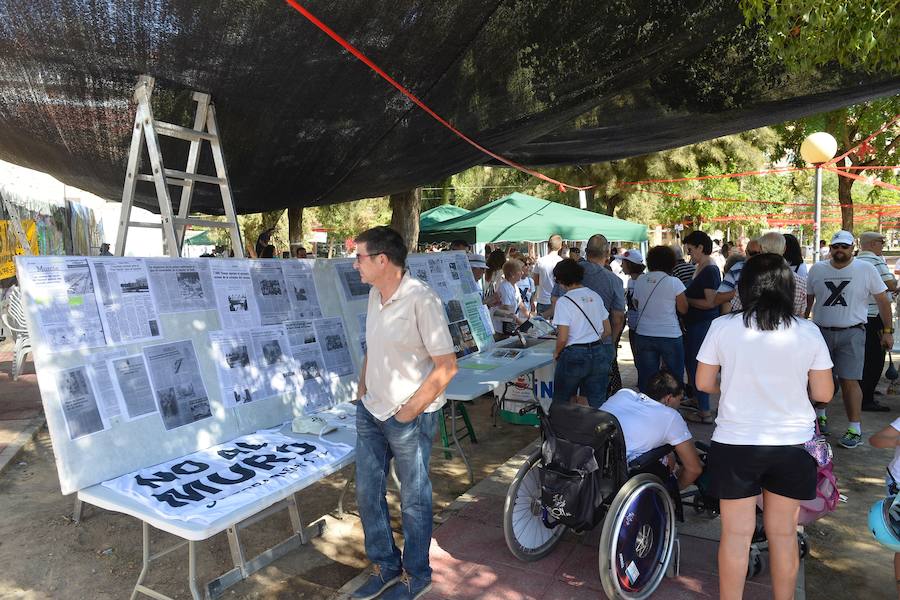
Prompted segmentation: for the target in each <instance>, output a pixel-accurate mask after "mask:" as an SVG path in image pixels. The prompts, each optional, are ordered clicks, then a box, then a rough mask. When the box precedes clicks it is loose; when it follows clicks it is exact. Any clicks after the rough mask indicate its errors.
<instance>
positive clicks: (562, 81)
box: [0, 0, 900, 214]
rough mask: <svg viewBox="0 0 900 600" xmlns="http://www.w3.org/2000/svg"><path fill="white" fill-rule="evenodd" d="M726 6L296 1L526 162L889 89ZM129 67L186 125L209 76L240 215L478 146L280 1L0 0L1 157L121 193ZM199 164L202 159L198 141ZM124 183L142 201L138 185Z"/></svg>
mask: <svg viewBox="0 0 900 600" xmlns="http://www.w3.org/2000/svg"><path fill="white" fill-rule="evenodd" d="M735 4H736V3H733V2H725V1H724V0H713V1H712V2H709V1H705V0H704V1H697V0H695V1H687V2H681V1H651V2H644V1H641V2H637V1H629V2H625V1H620V2H604V3H599V2H586V1H581V2H578V1H571V0H519V1H515V0H510V1H506V2H498V1H496V0H456V1H445V0H421V1H412V0H391V1H389V2H386V1H383V0H366V1H364V2H363V1H360V0H343V1H342V2H331V1H328V2H326V1H324V0H311V1H309V2H306V3H304V5H305V6H306V7H307V8H308V9H310V10H311V11H312V12H313V13H314V14H316V15H317V16H318V17H319V18H320V19H322V20H323V21H324V22H325V23H327V24H328V25H329V26H331V27H332V28H333V29H334V30H336V31H337V32H338V33H339V34H341V35H342V36H344V37H345V38H347V39H348V40H349V41H350V42H351V43H352V44H353V45H354V46H356V47H357V48H359V49H360V50H361V51H362V52H363V53H365V54H366V55H368V56H369V57H370V58H371V59H372V60H373V61H375V63H377V64H379V65H380V66H381V67H382V68H384V69H385V70H386V71H387V72H388V73H390V74H391V75H392V76H393V77H395V78H396V79H397V80H398V81H399V82H400V83H402V84H403V85H405V86H406V87H407V88H409V90H410V91H411V92H412V93H414V94H416V95H417V96H418V97H419V98H421V99H422V100H423V101H424V102H425V103H426V104H428V105H429V106H431V107H432V108H433V109H434V110H435V111H436V112H437V113H438V114H441V115H442V116H444V117H445V118H447V119H448V120H450V121H451V122H452V123H454V124H455V125H456V126H457V127H458V128H459V129H461V130H462V131H464V132H466V133H467V134H469V135H470V136H471V137H473V138H474V139H475V140H477V141H478V142H479V143H481V144H483V145H484V146H487V147H489V148H491V149H492V150H494V151H496V152H498V153H500V154H503V155H508V156H510V157H512V158H514V159H516V160H519V161H521V162H525V163H528V164H533V165H551V164H552V165H558V164H576V163H584V162H596V161H603V160H610V159H614V158H622V157H626V156H633V155H638V154H644V153H647V152H651V151H654V150H660V149H664V148H670V147H674V146H679V145H684V144H687V143H690V142H693V141H697V140H700V139H707V138H711V137H716V136H718V135H722V134H725V133H731V132H734V131H739V130H742V129H747V128H752V127H758V126H761V125H765V124H769V123H774V122H779V121H782V120H784V119H787V118H792V117H797V116H801V115H804V114H811V113H814V112H818V111H821V110H826V109H828V108H833V107H835V106H841V105H847V104H850V103H854V102H858V101H861V100H866V99H869V98H872V97H877V96H883V95H888V94H893V93H897V92H898V90H900V78H897V77H896V75H897V74H885V75H884V76H880V77H858V76H854V75H853V74H850V73H844V72H839V71H835V70H828V71H827V72H823V74H822V75H821V76H818V77H815V76H809V75H807V76H804V77H802V78H799V77H792V76H789V75H787V74H786V73H785V72H784V69H783V68H782V67H781V66H780V65H779V64H777V63H775V62H773V61H772V60H771V59H769V58H768V56H769V55H768V50H767V48H766V47H765V43H764V37H763V36H762V35H761V34H760V32H759V31H757V30H755V29H753V28H752V27H746V26H744V25H743V18H742V16H741V15H740V14H739V12H738V11H737V9H736V7H735ZM140 74H148V75H152V76H154V77H156V78H157V85H156V89H155V91H154V101H153V109H154V112H155V116H156V118H157V119H160V120H166V121H171V122H175V123H178V124H182V125H190V123H191V122H192V120H193V110H194V104H193V103H192V101H191V94H190V92H191V91H192V90H199V91H204V92H209V93H211V94H212V97H213V101H214V102H215V105H216V110H217V113H218V122H219V128H220V131H221V134H222V139H223V144H224V150H225V156H226V160H227V163H228V171H229V176H230V178H231V184H232V189H233V192H234V197H235V202H236V205H237V209H238V211H239V212H242V213H246V212H258V211H262V210H273V209H277V208H284V207H287V206H312V205H320V204H328V203H333V202H339V201H344V200H350V199H355V198H362V197H372V196H379V195H384V194H388V193H393V192H399V191H404V190H408V189H411V188H413V187H416V186H418V185H422V184H425V183H431V182H434V181H437V180H440V179H442V178H444V177H446V176H447V175H450V174H452V173H456V172H459V171H461V170H463V169H465V168H467V167H470V166H472V165H476V164H481V163H484V162H486V161H487V160H488V159H487V157H486V156H485V155H484V154H482V153H481V152H479V151H478V150H477V149H475V148H473V147H472V146H470V145H469V144H467V143H465V142H464V141H462V140H461V139H459V138H457V137H456V136H454V135H453V134H452V133H451V132H449V131H448V130H447V129H445V128H444V127H442V126H441V125H440V124H438V123H437V122H435V121H434V120H433V119H432V118H431V117H429V116H428V115H426V114H425V113H423V112H422V111H421V110H420V109H419V108H417V107H415V106H414V105H413V104H412V103H411V102H410V101H409V100H408V99H407V98H406V97H404V96H403V95H402V94H401V93H400V92H398V91H397V90H396V89H394V88H393V87H391V86H390V85H389V84H388V83H387V82H385V81H384V80H382V79H380V78H379V77H378V76H377V75H375V73H373V72H372V71H371V70H370V69H369V68H368V67H366V66H365V65H363V64H362V63H361V62H359V61H358V60H357V59H355V58H354V57H352V56H350V55H349V54H348V53H347V52H346V51H344V50H343V49H341V48H340V47H339V46H338V45H337V44H336V43H335V42H334V41H332V40H331V39H329V38H327V37H326V36H325V35H324V34H323V33H322V32H321V31H319V30H318V29H317V28H315V27H314V26H313V25H312V24H311V23H310V22H309V21H307V20H306V19H305V18H304V17H302V16H301V15H300V14H299V13H297V12H296V11H294V10H293V9H291V8H290V7H288V6H286V5H285V4H283V3H282V2H279V1H277V0H240V1H237V0H220V1H215V2H213V1H210V0H143V1H139V2H126V1H124V0H119V1H106V2H95V1H89V0H0V159H3V160H8V161H11V162H14V163H17V164H20V165H23V166H27V167H31V168H34V169H38V170H41V171H45V172H48V173H50V174H52V175H54V176H56V177H57V178H59V179H60V180H62V181H64V182H65V183H68V184H70V185H73V186H77V187H79V188H83V189H86V190H89V191H91V192H94V193H96V194H99V195H101V196H104V197H106V198H110V199H118V198H120V197H121V190H122V182H123V180H124V174H125V164H126V161H127V156H128V148H129V143H130V140H131V126H132V122H133V118H134V106H133V105H132V104H131V101H130V100H131V95H132V92H133V88H134V86H135V84H136V82H137V77H138V75H140ZM892 75H893V78H891V77H892ZM187 148H188V146H187V143H186V142H182V141H178V140H168V139H164V140H163V154H164V157H165V162H166V166H167V167H169V168H174V169H179V170H181V169H183V168H184V165H185V163H186V157H187ZM200 170H201V172H204V173H210V174H211V173H213V172H214V169H213V164H212V157H211V155H210V153H209V151H208V149H207V150H206V151H205V152H204V153H203V154H202V156H201V167H200ZM144 172H148V169H147V167H146V166H145V168H144ZM138 193H139V201H138V204H139V205H141V206H145V207H147V208H150V209H151V210H153V209H154V207H155V206H156V200H155V194H154V191H153V188H152V185H151V184H149V183H139V184H138ZM173 195H175V194H174V190H173ZM176 197H177V195H176ZM194 208H195V209H197V210H200V211H203V212H210V213H213V214H216V213H220V212H221V203H220V200H219V197H218V190H217V189H216V188H213V187H210V186H206V185H204V184H198V186H197V189H196V192H195V200H194ZM156 210H158V208H157V209H156Z"/></svg>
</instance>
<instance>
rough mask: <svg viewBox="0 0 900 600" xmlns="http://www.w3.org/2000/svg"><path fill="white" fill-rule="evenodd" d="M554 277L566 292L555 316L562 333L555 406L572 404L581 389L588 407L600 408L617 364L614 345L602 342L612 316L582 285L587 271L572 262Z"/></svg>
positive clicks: (555, 376)
mask: <svg viewBox="0 0 900 600" xmlns="http://www.w3.org/2000/svg"><path fill="white" fill-rule="evenodd" d="M553 277H554V279H555V280H556V283H558V284H559V285H560V287H562V289H564V290H565V291H566V294H565V295H564V296H562V297H561V298H559V299H558V300H557V301H556V308H555V310H554V312H553V324H554V325H556V326H557V330H558V331H557V335H556V351H555V353H554V356H553V357H554V358H555V359H556V370H555V371H554V372H553V402H568V401H569V400H570V399H571V398H572V396H574V395H575V393H576V392H577V391H578V390H579V389H580V390H581V395H582V396H586V397H587V399H588V404H590V405H591V406H593V407H594V408H600V406H601V405H602V404H603V402H604V401H605V400H606V387H607V384H608V383H609V381H608V380H609V370H610V367H611V366H612V360H613V349H612V344H604V343H603V341H602V340H603V338H605V337H607V336H609V333H610V326H609V312H607V310H606V306H604V304H603V298H601V297H600V295H599V294H597V292H595V291H593V290H591V289H589V288H586V287H584V286H582V285H581V281H582V279H583V278H584V268H583V267H582V266H581V265H579V264H578V263H577V262H575V261H574V260H572V259H571V258H567V259H565V260H562V261H560V262H559V263H557V264H556V266H555V267H553Z"/></svg>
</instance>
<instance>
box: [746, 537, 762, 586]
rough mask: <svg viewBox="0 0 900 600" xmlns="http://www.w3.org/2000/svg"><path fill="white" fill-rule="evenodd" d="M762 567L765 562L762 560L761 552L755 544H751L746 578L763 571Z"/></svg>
mask: <svg viewBox="0 0 900 600" xmlns="http://www.w3.org/2000/svg"><path fill="white" fill-rule="evenodd" d="M764 568H765V564H764V561H763V555H762V552H760V551H759V548H758V547H757V546H756V544H751V545H750V560H749V561H748V562H747V579H750V578H752V577H756V576H757V575H759V574H760V573H762V572H763V569H764Z"/></svg>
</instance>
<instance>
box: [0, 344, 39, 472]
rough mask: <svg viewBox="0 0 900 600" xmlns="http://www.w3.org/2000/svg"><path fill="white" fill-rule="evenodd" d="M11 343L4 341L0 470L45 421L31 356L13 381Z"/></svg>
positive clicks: (0, 362) (1, 350) (0, 377)
mask: <svg viewBox="0 0 900 600" xmlns="http://www.w3.org/2000/svg"><path fill="white" fill-rule="evenodd" d="M11 346H12V345H11V344H10V343H9V342H3V343H0V473H2V472H3V470H4V469H5V468H6V467H7V466H8V465H9V463H10V462H11V461H12V460H13V458H14V457H15V455H16V454H18V452H19V450H20V449H21V448H22V446H23V445H25V443H26V442H28V440H30V439H31V436H32V435H33V434H34V432H35V431H37V429H39V428H40V427H41V426H42V425H43V424H44V409H43V407H42V406H41V394H40V391H39V390H38V386H37V376H36V375H35V374H34V365H33V364H32V362H31V357H30V356H29V358H28V361H27V362H26V364H25V374H24V375H22V376H21V377H19V379H18V380H17V381H13V380H12V377H11V376H10V365H11V363H12V359H13V353H12V351H11Z"/></svg>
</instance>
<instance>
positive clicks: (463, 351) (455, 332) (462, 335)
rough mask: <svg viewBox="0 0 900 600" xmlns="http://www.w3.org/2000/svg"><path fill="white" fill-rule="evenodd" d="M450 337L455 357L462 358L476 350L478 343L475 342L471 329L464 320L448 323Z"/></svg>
mask: <svg viewBox="0 0 900 600" xmlns="http://www.w3.org/2000/svg"><path fill="white" fill-rule="evenodd" d="M449 327H450V337H451V338H452V339H453V350H454V352H455V353H456V358H462V357H463V356H468V355H469V354H473V353H475V352H478V344H476V343H475V337H474V336H473V335H472V329H471V328H470V327H469V322H468V321H466V320H462V321H457V322H456V323H450V325H449Z"/></svg>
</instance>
